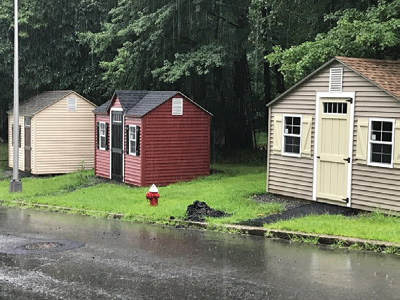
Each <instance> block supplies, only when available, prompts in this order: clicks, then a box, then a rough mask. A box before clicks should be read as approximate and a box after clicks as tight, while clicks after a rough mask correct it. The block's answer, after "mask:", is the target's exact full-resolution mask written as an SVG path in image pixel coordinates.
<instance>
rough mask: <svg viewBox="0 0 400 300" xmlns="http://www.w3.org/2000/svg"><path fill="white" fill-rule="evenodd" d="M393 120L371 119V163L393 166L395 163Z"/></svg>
mask: <svg viewBox="0 0 400 300" xmlns="http://www.w3.org/2000/svg"><path fill="white" fill-rule="evenodd" d="M393 129H394V121H393V120H371V121H370V126H369V155H368V158H369V164H370V165H377V166H383V167H391V166H392V164H393V134H394V130H393Z"/></svg>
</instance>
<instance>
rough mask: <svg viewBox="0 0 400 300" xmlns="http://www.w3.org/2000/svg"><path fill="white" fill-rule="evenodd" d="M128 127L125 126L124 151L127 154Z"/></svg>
mask: <svg viewBox="0 0 400 300" xmlns="http://www.w3.org/2000/svg"><path fill="white" fill-rule="evenodd" d="M129 144H130V143H129V125H126V126H125V151H126V154H129Z"/></svg>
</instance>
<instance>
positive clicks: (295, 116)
mask: <svg viewBox="0 0 400 300" xmlns="http://www.w3.org/2000/svg"><path fill="white" fill-rule="evenodd" d="M286 117H292V118H300V133H299V134H298V135H297V134H285V118H286ZM302 131H303V116H302V115H291V114H286V115H285V114H284V115H282V153H281V154H282V155H283V156H292V157H301V134H302ZM285 136H293V137H299V138H300V144H299V153H298V154H297V153H290V152H285Z"/></svg>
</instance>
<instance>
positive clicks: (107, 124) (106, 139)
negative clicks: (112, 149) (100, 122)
mask: <svg viewBox="0 0 400 300" xmlns="http://www.w3.org/2000/svg"><path fill="white" fill-rule="evenodd" d="M106 150H109V148H108V123H106Z"/></svg>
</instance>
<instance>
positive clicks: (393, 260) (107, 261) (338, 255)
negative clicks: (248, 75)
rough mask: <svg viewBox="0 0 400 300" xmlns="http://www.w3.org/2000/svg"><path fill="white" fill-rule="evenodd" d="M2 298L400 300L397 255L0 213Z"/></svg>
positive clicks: (27, 213) (29, 213)
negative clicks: (34, 246) (44, 245)
mask: <svg viewBox="0 0 400 300" xmlns="http://www.w3.org/2000/svg"><path fill="white" fill-rule="evenodd" d="M61 240H72V241H75V242H78V243H77V244H75V246H79V243H82V244H84V245H83V246H82V247H78V248H75V249H72V250H65V251H54V250H57V249H53V251H42V252H40V251H37V252H36V253H31V252H29V251H25V252H28V254H26V253H22V254H21V253H20V254H10V253H13V251H14V250H15V249H21V248H18V246H21V245H24V244H27V243H37V242H48V241H61ZM0 299H324V300H327V299H379V300H383V299H400V257H399V256H395V255H388V254H376V253H365V252H356V251H354V252H349V251H347V250H340V249H329V248H326V247H323V246H319V247H318V246H314V245H307V244H298V243H291V244H290V243H288V242H277V241H273V240H269V239H264V238H260V237H252V236H240V235H233V234H226V233H218V232H204V231H199V230H191V229H175V228H171V227H166V226H156V225H144V224H132V223H128V222H121V221H118V220H106V219H96V218H92V217H83V216H74V215H65V214H57V213H49V212H41V211H34V210H21V209H17V208H13V209H10V208H1V207H0Z"/></svg>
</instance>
